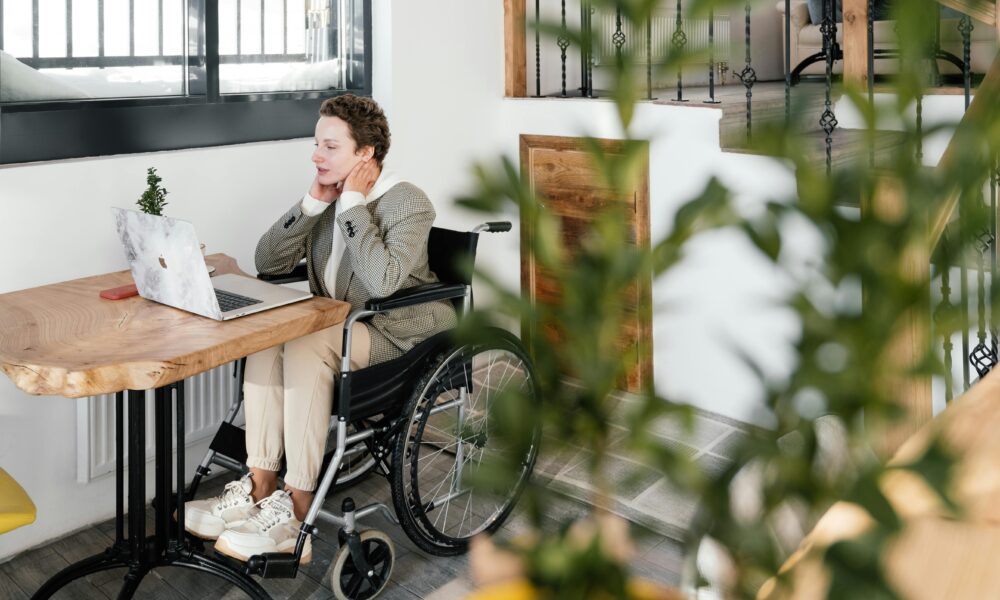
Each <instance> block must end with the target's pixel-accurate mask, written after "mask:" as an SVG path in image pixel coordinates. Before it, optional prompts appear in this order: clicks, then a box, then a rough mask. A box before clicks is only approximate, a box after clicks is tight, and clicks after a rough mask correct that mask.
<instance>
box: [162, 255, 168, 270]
mask: <svg viewBox="0 0 1000 600" xmlns="http://www.w3.org/2000/svg"><path fill="white" fill-rule="evenodd" d="M160 266H161V267H163V268H164V269H166V268H167V261H165V260H163V256H162V255H161V256H160Z"/></svg>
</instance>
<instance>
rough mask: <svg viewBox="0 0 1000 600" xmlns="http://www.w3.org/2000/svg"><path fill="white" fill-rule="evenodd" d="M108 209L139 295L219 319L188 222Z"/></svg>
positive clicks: (195, 237)
mask: <svg viewBox="0 0 1000 600" xmlns="http://www.w3.org/2000/svg"><path fill="white" fill-rule="evenodd" d="M111 210H112V213H113V214H114V218H115V229H116V230H117V231H118V237H119V238H120V239H121V241H122V246H123V247H124V249H125V258H126V260H128V264H129V268H130V269H131V270H132V278H133V279H134V280H135V285H136V287H137V288H138V289H139V295H140V296H142V297H143V298H147V299H149V300H155V301H156V302H159V303H161V304H166V305H168V306H173V307H175V308H180V309H182V310H186V311H188V312H192V313H195V314H198V315H202V316H204V317H208V318H210V319H221V318H222V311H221V310H220V309H219V303H218V301H217V300H216V298H215V290H214V289H213V288H212V281H211V279H210V277H209V274H208V268H207V267H206V266H205V258H204V257H203V256H202V253H201V249H200V248H199V246H198V236H197V235H196V234H195V231H194V225H192V224H191V223H189V222H187V221H181V220H179V219H171V218H169V217H162V216H156V215H147V214H146V213H143V212H139V211H137V210H128V209H124V208H112V209H111Z"/></svg>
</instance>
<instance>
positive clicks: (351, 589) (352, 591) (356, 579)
mask: <svg viewBox="0 0 1000 600" xmlns="http://www.w3.org/2000/svg"><path fill="white" fill-rule="evenodd" d="M364 582H365V578H364V577H362V576H361V573H354V574H353V575H351V578H350V580H348V582H347V585H345V586H344V589H345V590H346V591H347V593H348V594H349V595H351V596H356V595H357V593H358V592H360V591H361V584H363V583H364Z"/></svg>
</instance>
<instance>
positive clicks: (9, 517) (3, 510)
mask: <svg viewBox="0 0 1000 600" xmlns="http://www.w3.org/2000/svg"><path fill="white" fill-rule="evenodd" d="M34 522H35V504H34V502H32V501H31V498H29V497H28V493H27V492H25V491H24V488H22V487H21V486H20V485H19V484H18V483H17V481H15V480H14V478H13V477H11V476H10V475H9V474H8V473H7V471H4V470H3V469H0V533H7V532H8V531H10V530H12V529H17V528H18V527H23V526H24V525H28V524H30V523H34Z"/></svg>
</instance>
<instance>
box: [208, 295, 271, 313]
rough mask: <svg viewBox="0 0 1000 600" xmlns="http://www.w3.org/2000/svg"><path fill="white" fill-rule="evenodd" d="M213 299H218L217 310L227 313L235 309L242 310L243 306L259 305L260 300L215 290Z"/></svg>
mask: <svg viewBox="0 0 1000 600" xmlns="http://www.w3.org/2000/svg"><path fill="white" fill-rule="evenodd" d="M215 297H216V298H218V299H219V308H220V309H222V312H229V311H231V310H236V309H237V308H243V307H244V306H251V305H254V304H260V303H261V300H257V299H256V298H247V297H246V296H240V295H239V294H234V293H232V292H224V291H222V290H215Z"/></svg>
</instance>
